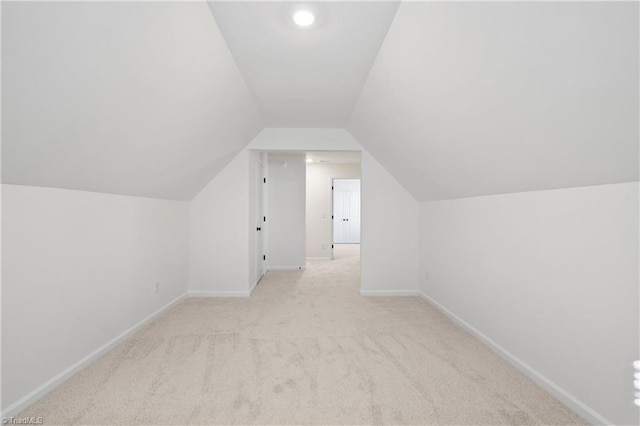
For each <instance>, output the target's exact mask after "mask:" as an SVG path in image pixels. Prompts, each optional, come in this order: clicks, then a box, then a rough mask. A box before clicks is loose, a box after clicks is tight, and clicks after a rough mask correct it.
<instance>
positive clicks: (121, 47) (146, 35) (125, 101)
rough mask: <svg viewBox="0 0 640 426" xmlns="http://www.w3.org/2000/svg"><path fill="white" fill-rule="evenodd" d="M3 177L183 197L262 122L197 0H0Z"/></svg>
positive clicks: (8, 180)
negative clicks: (0, 1)
mask: <svg viewBox="0 0 640 426" xmlns="http://www.w3.org/2000/svg"><path fill="white" fill-rule="evenodd" d="M2 103H3V105H2V179H3V182H4V183H16V184H24V185H34V186H52V187H61V188H70V189H80V190H90V191H98V192H107V193H117V194H127V195H138V196H148V197H158V198H169V199H179V200H189V199H191V198H192V197H193V196H194V195H195V194H196V193H197V192H198V191H199V190H200V189H201V188H202V187H203V186H204V185H206V183H207V182H209V181H210V180H211V178H212V177H213V176H214V175H215V174H216V173H217V172H218V171H219V170H220V169H222V168H223V167H224V166H225V165H226V163H227V162H228V161H229V159H230V158H231V157H232V156H233V154H234V153H235V152H237V151H238V150H240V149H241V148H243V147H244V146H245V145H246V144H247V143H248V142H249V141H250V140H251V139H252V138H253V136H255V135H256V134H257V133H258V132H259V131H260V129H261V128H262V123H261V116H260V113H259V111H258V109H257V107H256V105H255V103H254V101H253V99H252V97H251V95H250V92H249V91H248V88H247V87H246V84H245V82H244V80H243V78H242V76H241V75H240V73H239V71H238V68H237V66H236V64H235V62H234V60H233V58H232V56H231V54H230V52H229V50H228V48H227V45H226V43H225V41H224V39H223V38H222V36H221V34H220V32H219V30H218V27H217V25H216V23H215V20H214V18H213V16H212V15H211V13H210V11H209V9H208V7H207V4H206V2H204V1H203V2H200V3H197V2H181V3H168V2H154V3H151V2H139V3H135V2H69V3H51V2H42V3H32V2H3V4H2Z"/></svg>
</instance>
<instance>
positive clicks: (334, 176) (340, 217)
mask: <svg viewBox="0 0 640 426" xmlns="http://www.w3.org/2000/svg"><path fill="white" fill-rule="evenodd" d="M306 161H307V194H306V197H307V209H306V216H307V223H306V232H307V238H306V251H307V260H308V261H316V260H334V259H338V258H344V257H356V256H357V257H358V258H359V257H360V175H361V171H360V153H359V152H308V153H307V160H306Z"/></svg>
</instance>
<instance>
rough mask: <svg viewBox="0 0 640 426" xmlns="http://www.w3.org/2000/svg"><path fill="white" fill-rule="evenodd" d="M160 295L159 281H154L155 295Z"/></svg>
mask: <svg viewBox="0 0 640 426" xmlns="http://www.w3.org/2000/svg"><path fill="white" fill-rule="evenodd" d="M158 293H160V281H156V294H158Z"/></svg>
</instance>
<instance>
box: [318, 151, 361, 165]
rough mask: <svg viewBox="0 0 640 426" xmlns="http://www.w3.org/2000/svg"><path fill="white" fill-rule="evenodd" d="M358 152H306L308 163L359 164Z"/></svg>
mask: <svg viewBox="0 0 640 426" xmlns="http://www.w3.org/2000/svg"><path fill="white" fill-rule="evenodd" d="M360 157H361V155H360V152H355V151H336V152H332V151H313V152H307V161H308V162H309V160H311V162H310V164H323V163H331V164H360V161H361V160H360Z"/></svg>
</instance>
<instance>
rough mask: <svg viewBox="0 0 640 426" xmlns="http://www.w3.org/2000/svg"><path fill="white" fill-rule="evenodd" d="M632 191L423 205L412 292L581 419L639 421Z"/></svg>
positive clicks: (602, 189) (598, 189) (606, 189)
mask: <svg viewBox="0 0 640 426" xmlns="http://www.w3.org/2000/svg"><path fill="white" fill-rule="evenodd" d="M638 191H639V189H638V183H626V184H616V185H603V186H592V187H583V188H571V189H561V190H549V191H536V192H526V193H517V194H507V195H496V196H485V197H476V198H465V199H458V200H449V201H434V202H425V203H422V204H421V207H420V208H421V213H420V215H421V272H420V274H421V281H422V284H421V290H422V291H423V292H424V293H425V294H426V295H427V296H428V297H430V298H432V299H433V300H434V301H436V302H437V303H439V304H440V305H441V306H442V307H444V308H445V309H447V310H449V311H450V312H451V313H453V314H454V315H456V316H458V317H459V318H460V319H461V320H463V321H465V322H467V323H469V324H471V325H472V326H473V327H474V328H475V329H476V330H477V331H478V332H480V333H482V334H484V335H485V336H486V337H487V338H488V339H490V340H492V341H493V342H495V344H497V345H499V346H501V347H502V348H503V349H505V350H506V351H508V352H509V353H511V354H512V355H513V356H514V357H516V358H517V359H519V360H520V361H521V362H523V363H524V364H526V365H528V366H529V367H530V368H532V369H533V370H534V371H536V372H537V373H539V374H540V375H542V376H544V377H545V378H546V379H547V380H548V381H549V382H552V383H554V384H555V385H557V386H558V387H559V388H561V389H563V390H564V391H565V392H567V393H568V394H569V395H570V396H567V395H564V397H563V396H562V395H560V396H561V398H562V399H563V400H564V401H565V403H569V404H570V405H571V406H572V408H574V409H576V410H577V411H578V412H580V413H582V414H583V415H585V416H587V418H589V420H591V421H597V422H604V421H606V420H608V421H610V422H613V423H615V424H638V420H639V418H638V409H637V408H636V407H634V406H633V384H632V367H631V363H632V362H633V360H635V359H638V358H639V353H638V348H639V342H638V336H639V335H640V330H639V325H638V312H639V306H638V305H639V302H638V300H639V294H638V290H639V289H638V256H639V253H638V193H639V192H638ZM426 271H428V273H429V279H428V280H426ZM571 396H573V397H574V398H575V400H573V401H572V400H571ZM577 401H579V402H577ZM580 404H583V405H584V406H583V407H580ZM589 407H590V409H591V410H593V412H591V413H589ZM594 412H595V413H597V414H594ZM585 413H586V414H585ZM598 415H599V416H600V417H598ZM605 419H606V420H605Z"/></svg>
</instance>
